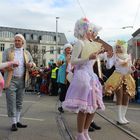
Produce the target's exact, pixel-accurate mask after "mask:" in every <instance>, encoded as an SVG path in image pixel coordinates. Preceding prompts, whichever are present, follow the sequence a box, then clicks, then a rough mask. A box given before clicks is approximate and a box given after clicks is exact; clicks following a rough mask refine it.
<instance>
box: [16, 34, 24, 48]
mask: <svg viewBox="0 0 140 140" xmlns="http://www.w3.org/2000/svg"><path fill="white" fill-rule="evenodd" d="M16 37H19V38H21V39H22V41H23V45H24V46H26V40H25V38H24V36H23V35H22V34H16V35H15V38H16Z"/></svg>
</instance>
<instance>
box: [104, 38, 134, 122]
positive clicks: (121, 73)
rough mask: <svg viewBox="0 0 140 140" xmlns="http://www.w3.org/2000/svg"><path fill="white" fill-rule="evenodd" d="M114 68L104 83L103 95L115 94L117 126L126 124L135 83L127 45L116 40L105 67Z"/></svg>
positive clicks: (108, 53)
mask: <svg viewBox="0 0 140 140" xmlns="http://www.w3.org/2000/svg"><path fill="white" fill-rule="evenodd" d="M113 65H114V66H115V71H114V73H113V74H112V75H111V76H110V77H109V79H108V80H107V81H106V82H105V93H106V94H107V95H111V94H112V93H114V92H115V93H116V105H117V106H116V107H117V109H116V111H117V115H116V120H117V123H118V124H127V123H129V121H128V120H127V119H126V118H125V115H126V112H127V106H128V103H129V98H132V97H134V96H135V81H134V79H133V78H132V76H131V73H132V72H133V71H134V66H133V65H132V60H131V56H130V55H129V54H127V43H125V42H124V41H122V40H118V41H117V42H116V44H115V48H114V53H112V52H111V51H109V50H108V52H107V63H106V67H107V68H109V69H110V68H111V67H112V66H113Z"/></svg>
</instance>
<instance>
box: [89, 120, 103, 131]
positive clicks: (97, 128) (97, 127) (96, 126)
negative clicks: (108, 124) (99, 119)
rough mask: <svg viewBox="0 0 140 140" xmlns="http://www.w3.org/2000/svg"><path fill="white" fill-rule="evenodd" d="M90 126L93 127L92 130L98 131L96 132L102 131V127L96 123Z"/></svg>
mask: <svg viewBox="0 0 140 140" xmlns="http://www.w3.org/2000/svg"><path fill="white" fill-rule="evenodd" d="M90 126H91V127H92V128H94V129H96V130H100V129H101V127H100V126H98V125H97V124H96V123H95V122H92V123H91V124H90Z"/></svg>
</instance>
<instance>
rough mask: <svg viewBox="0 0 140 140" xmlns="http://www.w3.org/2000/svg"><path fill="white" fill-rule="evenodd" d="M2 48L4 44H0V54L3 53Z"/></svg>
mask: <svg viewBox="0 0 140 140" xmlns="http://www.w3.org/2000/svg"><path fill="white" fill-rule="evenodd" d="M4 47H5V44H0V51H1V52H3V51H4Z"/></svg>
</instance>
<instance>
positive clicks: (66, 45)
mask: <svg viewBox="0 0 140 140" xmlns="http://www.w3.org/2000/svg"><path fill="white" fill-rule="evenodd" d="M67 48H70V49H71V50H72V45H71V44H70V43H67V44H65V45H64V47H63V49H64V51H65V49H67Z"/></svg>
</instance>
